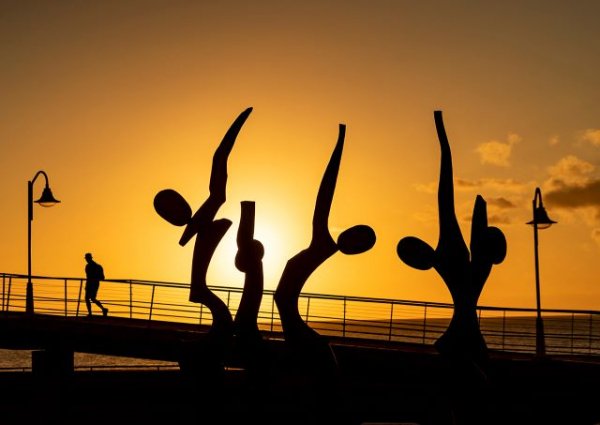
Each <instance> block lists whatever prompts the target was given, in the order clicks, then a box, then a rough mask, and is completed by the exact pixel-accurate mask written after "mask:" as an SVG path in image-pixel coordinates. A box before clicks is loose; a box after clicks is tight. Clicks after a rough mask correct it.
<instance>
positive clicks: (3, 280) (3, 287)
mask: <svg viewBox="0 0 600 425" xmlns="http://www.w3.org/2000/svg"><path fill="white" fill-rule="evenodd" d="M5 280H6V275H5V274H4V273H2V311H4V290H5V286H6V285H5V283H4V282H5Z"/></svg>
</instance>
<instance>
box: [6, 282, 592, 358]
mask: <svg viewBox="0 0 600 425" xmlns="http://www.w3.org/2000/svg"><path fill="white" fill-rule="evenodd" d="M0 276H1V277H2V287H1V291H2V292H1V302H2V305H1V310H2V311H12V312H25V289H26V282H27V276H26V275H19V274H9V273H2V274H0ZM32 280H33V281H34V287H35V292H34V293H35V312H36V313H42V314H50V315H61V316H83V315H86V314H87V311H86V307H85V303H84V302H83V291H84V285H85V280H84V279H82V278H69V277H46V276H33V277H32ZM210 288H211V290H212V291H213V292H214V293H215V294H216V295H217V296H219V297H220V298H221V299H222V300H223V301H224V302H225V303H226V304H227V306H228V308H229V309H230V311H231V313H232V315H235V313H236V311H237V306H238V305H239V302H240V299H241V295H242V290H241V289H240V288H231V287H222V286H211V287H210ZM188 294H189V285H188V284H183V283H174V282H160V281H145V280H120V279H112V280H105V281H102V283H101V286H100V292H99V297H98V298H99V299H100V300H101V301H102V303H103V304H104V305H105V306H106V307H108V308H109V309H110V313H109V314H110V316H116V317H123V318H131V319H144V320H151V321H168V322H180V323H196V324H203V325H209V324H210V323H211V321H212V317H211V314H210V311H209V310H208V309H207V308H206V307H205V306H203V305H200V304H196V303H192V302H189V301H188ZM273 295H274V291H271V290H265V291H264V293H263V299H262V304H261V308H260V311H259V316H258V321H259V327H260V328H261V330H264V331H270V332H281V324H280V321H279V316H278V312H277V308H276V306H275V302H274V298H273ZM93 308H94V309H96V307H95V306H93ZM299 309H300V312H301V314H302V316H303V318H304V320H305V321H306V322H307V323H308V324H309V325H310V326H311V327H312V328H314V329H315V330H316V331H318V332H319V333H320V334H322V335H327V336H332V337H338V338H346V339H363V340H377V341H380V342H381V343H385V342H404V343H416V344H432V343H433V342H434V341H435V340H436V339H437V338H438V337H439V336H440V335H441V334H442V333H443V332H444V331H445V330H446V328H447V326H448V323H449V321H450V318H451V317H452V312H453V305H452V304H447V303H436V302H421V301H407V300H393V299H385V298H366V297H346V296H334V295H323V294H310V293H304V294H301V296H300V300H299ZM478 314H479V320H480V327H481V331H482V333H483V335H484V338H485V340H486V343H487V345H488V347H489V348H490V349H492V350H499V351H507V352H517V353H535V338H536V334H535V332H536V328H535V314H536V310H535V309H527V308H504V307H486V306H480V307H478ZM542 316H543V319H544V327H545V340H546V352H547V354H551V355H565V356H585V357H596V358H597V357H600V311H594V310H556V309H554V310H550V309H546V310H543V311H542Z"/></svg>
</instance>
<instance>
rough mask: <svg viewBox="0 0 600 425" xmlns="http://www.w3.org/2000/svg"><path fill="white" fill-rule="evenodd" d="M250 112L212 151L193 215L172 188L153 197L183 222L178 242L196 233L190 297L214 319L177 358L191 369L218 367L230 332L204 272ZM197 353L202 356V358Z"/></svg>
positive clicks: (162, 210) (222, 228)
mask: <svg viewBox="0 0 600 425" xmlns="http://www.w3.org/2000/svg"><path fill="white" fill-rule="evenodd" d="M251 112H252V108H248V109H246V110H245V111H243V112H242V113H241V114H240V115H239V116H238V117H237V118H236V119H235V121H234V122H233V124H232V125H231V126H230V128H229V130H228V131H227V133H226V134H225V136H224V137H223V140H222V141H221V143H220V145H219V147H218V148H217V150H216V151H215V154H214V156H213V162H212V170H211V175H210V183H209V190H210V194H209V196H208V198H207V199H206V201H204V203H203V204H202V205H201V206H200V208H199V209H198V210H197V211H196V212H195V213H194V215H192V210H191V208H190V206H189V204H188V203H187V201H186V200H185V199H184V198H183V197H182V196H181V195H180V194H179V193H178V192H176V191H175V190H172V189H165V190H162V191H160V192H159V193H157V194H156V196H155V197H154V208H155V210H156V212H157V213H158V214H159V215H160V216H161V217H162V218H164V219H165V220H166V221H168V222H169V223H171V224H173V225H175V226H185V229H184V231H183V234H182V236H181V239H180V240H179V244H180V245H181V246H185V245H186V244H187V243H188V242H189V241H190V240H191V239H192V237H194V236H196V241H195V243H194V253H193V258H192V273H191V285H190V296H189V299H190V301H192V302H195V303H201V304H204V305H206V307H208V309H209V310H210V312H211V314H212V319H213V321H212V326H211V329H210V331H209V333H208V337H207V340H206V341H203V344H202V349H200V348H197V349H194V347H193V346H192V347H190V349H189V350H188V351H187V352H186V353H184V354H183V356H184V358H183V359H182V361H181V362H180V363H181V365H182V369H186V368H189V369H192V370H193V369H195V368H197V367H202V366H203V364H202V363H203V362H205V363H207V365H208V364H210V365H211V366H215V367H216V369H215V370H218V367H219V364H221V363H222V360H223V356H224V354H225V350H226V349H227V346H228V345H229V343H230V342H231V338H232V335H233V318H232V316H231V312H230V311H229V309H228V307H227V305H226V304H225V303H224V302H223V301H222V300H221V299H220V298H219V297H218V296H217V295H216V294H215V293H214V292H212V291H211V290H210V289H209V288H208V285H207V282H206V273H207V270H208V266H209V264H210V261H211V259H212V257H213V254H214V252H215V249H216V247H217V245H218V244H219V242H220V241H221V239H222V238H223V236H224V235H225V233H226V232H227V230H228V229H229V227H230V226H231V224H232V222H231V221H230V220H228V219H219V220H215V216H216V214H217V211H218V210H219V208H220V207H221V205H223V204H224V203H225V200H226V187H227V160H228V159H229V154H230V153H231V150H232V148H233V145H234V143H235V140H236V138H237V135H238V133H239V132H240V130H241V128H242V126H243V125H244V123H245V122H246V119H247V118H248V116H249V115H250V113H251ZM192 345H193V344H192ZM197 356H202V359H200V358H197Z"/></svg>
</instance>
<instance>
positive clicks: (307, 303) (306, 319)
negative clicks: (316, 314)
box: [304, 297, 310, 323]
mask: <svg viewBox="0 0 600 425" xmlns="http://www.w3.org/2000/svg"><path fill="white" fill-rule="evenodd" d="M309 310H310V297H308V299H307V300H306V317H305V318H304V321H305V322H306V323H308V312H309Z"/></svg>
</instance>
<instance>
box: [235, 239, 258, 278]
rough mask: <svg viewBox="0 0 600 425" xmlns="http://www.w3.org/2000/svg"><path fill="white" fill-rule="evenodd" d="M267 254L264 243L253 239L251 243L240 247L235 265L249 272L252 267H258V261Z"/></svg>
mask: <svg viewBox="0 0 600 425" xmlns="http://www.w3.org/2000/svg"><path fill="white" fill-rule="evenodd" d="M264 255H265V248H264V246H263V244H262V243H261V242H260V241H258V240H256V239H253V240H252V241H251V242H250V244H248V245H247V246H245V247H244V248H243V249H238V252H237V254H236V255H235V263H234V264H235V267H236V268H237V269H238V270H239V271H241V272H248V271H250V270H251V269H252V267H256V265H257V264H258V263H260V261H261V260H262V259H263V257H264Z"/></svg>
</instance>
